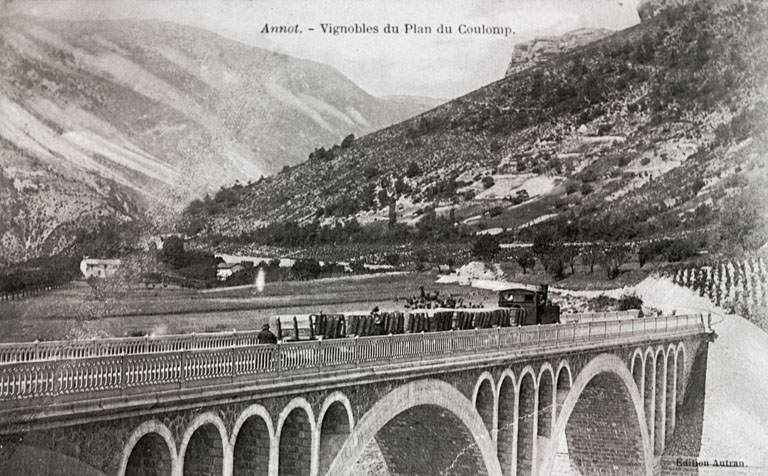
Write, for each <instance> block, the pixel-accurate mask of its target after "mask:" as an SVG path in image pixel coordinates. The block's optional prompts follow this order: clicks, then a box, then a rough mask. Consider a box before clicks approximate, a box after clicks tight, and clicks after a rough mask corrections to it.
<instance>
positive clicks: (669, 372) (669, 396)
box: [664, 345, 675, 447]
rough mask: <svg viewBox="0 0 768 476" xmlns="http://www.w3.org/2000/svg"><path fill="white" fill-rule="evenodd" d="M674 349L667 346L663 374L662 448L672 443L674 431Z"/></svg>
mask: <svg viewBox="0 0 768 476" xmlns="http://www.w3.org/2000/svg"><path fill="white" fill-rule="evenodd" d="M674 356H675V349H674V347H673V346H671V345H670V346H669V347H668V348H667V352H666V358H665V359H664V361H665V362H666V365H665V368H666V370H665V371H664V374H665V375H666V385H665V387H666V393H665V398H664V404H665V406H666V411H665V413H664V446H665V447H667V446H669V443H670V442H671V441H672V434H673V432H674V431H675V359H674Z"/></svg>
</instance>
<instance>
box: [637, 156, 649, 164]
mask: <svg viewBox="0 0 768 476" xmlns="http://www.w3.org/2000/svg"><path fill="white" fill-rule="evenodd" d="M650 163H651V159H650V158H649V157H643V160H641V161H640V165H648V164H650Z"/></svg>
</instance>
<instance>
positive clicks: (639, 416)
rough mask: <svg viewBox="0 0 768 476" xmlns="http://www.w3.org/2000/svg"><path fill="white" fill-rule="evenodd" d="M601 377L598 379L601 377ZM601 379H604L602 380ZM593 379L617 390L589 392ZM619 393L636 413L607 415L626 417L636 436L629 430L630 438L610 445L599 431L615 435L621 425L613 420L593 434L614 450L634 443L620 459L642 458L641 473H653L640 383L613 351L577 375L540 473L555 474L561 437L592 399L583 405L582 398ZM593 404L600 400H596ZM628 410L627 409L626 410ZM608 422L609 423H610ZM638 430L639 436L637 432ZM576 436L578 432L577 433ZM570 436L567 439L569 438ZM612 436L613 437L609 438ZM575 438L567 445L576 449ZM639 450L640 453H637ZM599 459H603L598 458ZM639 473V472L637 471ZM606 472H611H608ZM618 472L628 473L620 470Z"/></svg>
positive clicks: (610, 396)
mask: <svg viewBox="0 0 768 476" xmlns="http://www.w3.org/2000/svg"><path fill="white" fill-rule="evenodd" d="M598 379H599V380H598ZM600 380H602V381H603V382H601V381H600ZM593 382H597V383H598V384H599V383H607V384H609V385H610V387H611V390H612V391H613V392H614V394H613V395H611V394H608V395H605V396H602V392H599V391H598V392H594V391H590V390H589V387H590V385H591V384H592V383H593ZM617 395H618V396H620V397H621V398H620V399H619V401H621V400H623V401H624V402H625V403H626V404H628V405H630V407H631V410H634V413H633V412H632V411H629V412H627V411H619V412H616V413H615V414H608V416H611V417H617V418H622V417H624V418H625V421H624V422H623V423H625V425H623V426H624V427H626V426H630V427H632V428H626V429H628V430H632V429H634V430H635V431H634V433H635V434H634V435H633V434H632V433H631V432H630V433H627V434H626V435H624V436H625V437H626V438H627V440H628V441H621V442H619V443H620V444H617V445H611V444H610V443H611V442H610V441H606V439H605V438H602V439H601V438H600V437H601V436H602V435H600V434H599V433H600V432H602V433H604V434H610V435H616V428H617V427H618V428H622V425H614V424H612V423H614V422H602V423H603V425H601V426H597V427H596V429H597V430H598V434H595V432H594V431H593V432H591V433H592V436H594V437H597V438H598V439H601V443H603V445H604V446H605V447H606V448H608V449H609V451H615V450H616V449H619V450H620V451H621V450H627V449H628V448H630V445H628V444H627V443H628V442H629V443H631V446H634V448H633V450H634V453H635V454H629V455H625V454H619V455H618V458H619V461H630V460H631V459H632V458H634V459H637V460H639V461H638V463H637V464H638V466H639V467H640V468H639V474H644V475H645V476H652V474H653V449H652V447H651V442H650V437H649V434H648V429H647V428H646V426H645V422H644V421H643V400H642V398H641V396H640V394H639V392H638V391H637V386H636V385H635V384H634V381H633V379H632V374H631V373H630V372H629V369H628V368H627V365H626V363H625V362H624V361H623V360H622V359H620V358H619V357H617V356H615V355H611V354H600V355H598V356H597V357H595V358H593V359H592V360H591V361H590V362H589V363H588V364H587V365H586V366H585V367H584V368H583V369H582V371H581V372H580V373H579V375H578V377H576V380H575V381H574V382H573V386H572V388H571V392H570V393H569V394H568V397H567V398H566V399H565V402H564V404H563V409H562V412H561V414H560V416H558V418H557V422H556V423H555V430H554V432H553V437H554V440H553V441H552V444H550V446H549V449H548V450H547V451H546V453H545V454H544V455H543V458H541V460H540V461H541V464H542V466H541V468H540V471H539V473H538V474H539V475H540V476H549V475H551V474H552V468H553V466H554V462H555V457H556V456H557V449H558V446H559V444H560V441H559V440H560V439H561V438H566V432H567V431H568V430H567V428H568V422H569V420H570V419H571V417H572V416H573V415H574V414H575V413H577V412H581V411H583V410H584V409H585V408H586V407H587V406H588V404H589V403H590V402H584V403H583V404H580V400H582V398H595V397H597V398H606V399H608V400H614V401H615V398H614V397H615V396H617ZM592 403H599V402H597V401H596V400H595V401H594V402H592ZM610 406H611V405H593V408H594V407H597V408H608V407H610ZM624 410H626V409H624ZM605 423H608V424H607V425H606V424H605ZM637 433H639V435H638V434H637ZM574 436H577V435H574ZM566 439H567V438H566ZM608 439H610V438H608ZM573 440H574V441H569V444H568V446H569V447H571V448H572V449H573V448H575V447H576V446H578V445H572V444H571V443H576V439H575V438H573ZM637 453H639V454H637ZM598 460H600V458H598ZM602 460H603V461H605V460H608V458H602ZM614 463H615V460H614V461H613V462H608V463H606V464H610V465H612V466H613V464H614ZM596 472H599V470H598V471H594V470H593V471H591V472H590V471H582V473H583V474H592V473H596ZM635 473H637V471H636V472H635ZM607 474H611V473H610V472H608V473H607ZM619 474H625V473H622V472H620V471H619ZM629 474H633V473H629Z"/></svg>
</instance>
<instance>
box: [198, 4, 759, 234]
mask: <svg viewBox="0 0 768 476" xmlns="http://www.w3.org/2000/svg"><path fill="white" fill-rule="evenodd" d="M766 20H768V8H767V7H766V5H765V4H764V2H757V1H751V2H741V3H740V2H722V3H720V2H713V1H707V0H701V1H698V2H695V3H694V4H692V5H686V6H681V7H675V8H671V9H669V10H667V11H665V12H662V13H661V14H659V15H657V16H656V17H654V18H651V19H649V20H647V21H644V22H643V23H641V24H639V25H637V26H635V27H633V28H630V29H628V30H625V31H622V32H618V33H616V34H614V35H611V36H609V37H607V38H604V39H602V40H599V41H597V42H595V43H591V44H589V45H587V46H583V47H580V48H577V49H575V50H573V51H572V52H569V53H566V54H561V55H558V56H556V57H554V58H552V59H551V60H549V61H547V62H545V63H542V64H540V65H538V66H535V67H533V68H529V69H526V70H525V71H521V72H519V73H516V74H514V75H512V76H510V77H507V78H505V79H503V80H501V81H498V82H496V83H493V84H490V85H488V86H486V87H484V88H481V89H479V90H477V91H475V92H473V93H470V94H468V95H466V96H464V97H462V98H459V99H456V100H454V101H451V102H449V103H446V104H444V105H442V106H440V107H438V108H436V109H434V110H432V111H429V112H427V113H425V114H422V115H421V116H419V117H417V118H414V119H411V120H408V121H405V122H403V123H400V124H397V125H395V126H392V127H390V128H387V129H385V130H381V131H378V132H376V133H374V134H370V135H368V136H366V137H363V138H361V139H359V140H357V141H355V143H354V144H353V145H352V146H351V147H348V148H346V149H342V150H340V151H338V152H337V153H336V154H333V155H332V156H331V157H330V158H329V157H328V156H325V155H323V156H321V157H320V158H315V159H314V160H310V161H309V162H307V163H305V164H301V165H299V166H297V167H295V168H292V169H291V170H289V171H286V172H285V173H281V174H279V175H277V176H275V177H270V178H269V179H267V180H264V181H262V182H261V183H259V184H255V185H252V186H249V187H242V188H238V189H235V190H232V191H231V192H232V195H233V196H234V197H235V198H234V199H231V200H227V201H226V203H225V204H224V206H207V205H206V204H196V206H195V207H192V208H190V209H189V210H188V212H187V215H186V216H185V225H186V226H187V229H188V230H190V231H193V232H198V231H199V232H200V233H201V238H205V237H206V236H217V237H218V236H224V237H225V238H226V237H232V238H234V237H238V236H242V235H243V234H245V233H249V232H252V231H253V230H256V229H258V228H259V227H261V226H263V225H265V224H269V223H274V222H284V223H285V222H288V221H297V222H299V223H302V222H304V223H307V222H310V221H312V220H314V219H316V218H320V219H321V220H323V221H333V220H337V219H340V218H346V217H355V218H357V219H358V220H359V221H361V222H371V221H377V220H378V221H386V220H387V219H388V216H389V214H388V205H389V201H388V200H387V199H386V198H385V197H382V196H381V194H380V192H381V183H382V180H383V181H384V182H385V184H386V183H387V182H388V183H391V182H393V181H395V180H398V179H399V180H400V181H402V182H403V183H404V185H405V186H404V187H400V188H401V190H402V192H398V202H397V203H398V204H397V213H398V220H400V221H416V220H419V219H420V218H421V217H422V216H423V213H424V212H425V210H428V209H430V208H436V209H437V212H438V213H445V214H447V213H448V211H449V210H452V213H453V215H454V216H455V217H456V219H457V220H462V219H463V220H465V221H466V222H467V223H481V224H482V225H483V226H485V227H494V226H495V227H500V228H511V229H516V228H520V227H528V225H530V224H531V222H532V221H533V220H534V219H536V220H537V221H542V220H545V219H546V218H550V219H554V218H557V217H560V218H563V219H567V220H569V221H571V222H576V223H580V224H584V225H586V226H585V227H584V229H585V230H587V231H588V230H597V229H598V228H601V227H597V226H591V225H590V223H591V224H597V223H600V222H601V221H605V220H614V221H615V220H623V221H624V222H625V223H627V224H631V225H632V226H633V227H635V228H639V229H640V230H641V231H642V232H643V233H645V234H653V233H660V232H663V233H666V232H677V231H683V230H687V229H693V228H697V227H703V226H710V225H712V224H714V223H715V221H716V219H717V217H718V214H719V213H720V212H722V211H723V210H725V209H726V207H728V206H731V204H732V202H733V200H734V197H736V196H738V195H739V194H740V193H742V192H743V191H744V190H759V189H760V188H761V187H764V185H765V184H766V183H768V180H766V175H767V173H766V172H767V171H766V168H765V164H766V160H765V158H766V157H765V151H766V149H767V147H766V144H768V137H767V136H766V128H765V127H764V125H765V124H766V123H768V121H767V120H766V119H768V106H766V102H765V101H766V97H767V93H768V90H767V89H766V84H765V81H764V79H763V78H765V77H766V73H768V68H767V66H768V65H767V64H766V61H765V60H764V58H766V57H768V41H767V40H768V35H767V34H766V24H767V22H766ZM411 164H414V165H413V166H412V165H411ZM411 169H412V170H413V173H409V170H411ZM519 192H520V193H523V197H524V196H525V195H527V196H529V197H531V199H530V200H527V201H523V202H522V203H519V202H520V201H521V200H517V198H518V197H517V195H518V193H519ZM230 198H232V197H230ZM382 198H384V200H382ZM216 203H218V202H217V201H216V200H214V205H216ZM492 207H494V208H496V210H495V211H494V213H493V214H485V215H484V214H483V211H484V210H485V211H488V210H489V209H490V208H492ZM537 226H539V225H537ZM602 229H603V231H605V230H607V231H608V232H614V231H617V230H618V227H615V226H613V225H611V226H608V227H602Z"/></svg>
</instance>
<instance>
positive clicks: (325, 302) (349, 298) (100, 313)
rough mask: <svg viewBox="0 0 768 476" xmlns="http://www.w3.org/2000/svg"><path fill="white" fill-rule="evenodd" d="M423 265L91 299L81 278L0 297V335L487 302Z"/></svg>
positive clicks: (240, 323) (210, 327)
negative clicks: (39, 291)
mask: <svg viewBox="0 0 768 476" xmlns="http://www.w3.org/2000/svg"><path fill="white" fill-rule="evenodd" d="M434 280H435V276H434V275H432V274H428V273H419V274H416V273H414V274H406V273H388V274H378V275H366V276H352V277H343V278H330V279H321V280H315V281H301V282H299V281H294V282H277V283H267V285H266V287H265V288H264V290H263V291H262V292H258V291H257V290H256V289H255V288H254V287H247V288H239V289H233V290H232V289H225V290H220V291H216V292H205V291H192V290H187V289H180V288H165V289H153V290H150V289H145V288H143V287H142V288H134V289H132V290H126V291H124V292H122V293H120V294H119V295H118V296H115V297H114V298H110V299H108V300H104V301H98V300H96V299H95V298H94V297H93V293H92V291H91V289H90V287H88V285H87V284H85V283H84V282H74V283H72V284H71V285H69V286H66V287H64V288H62V289H58V290H56V291H53V292H51V293H49V294H46V295H43V296H38V297H33V298H29V299H25V300H22V301H5V302H0V342H20V341H32V340H35V339H40V340H53V339H84V338H93V337H107V336H110V337H121V336H127V335H144V334H176V333H185V332H211V331H223V330H232V329H239V330H248V329H257V328H259V327H260V326H261V325H262V324H263V323H264V322H266V321H267V320H268V319H269V317H270V316H272V315H275V314H291V313H297V314H300V313H310V312H320V311H324V312H334V311H351V310H370V309H372V308H373V307H374V306H379V307H380V308H381V309H382V310H385V309H402V308H403V302H402V301H401V299H402V298H407V297H410V296H414V295H417V294H418V293H419V289H418V288H419V286H424V287H425V289H426V290H427V291H434V290H439V291H440V293H441V294H445V293H452V294H454V295H455V296H459V295H460V296H464V298H465V300H468V301H472V302H484V303H486V304H490V303H492V302H493V301H494V300H495V295H494V294H493V293H491V292H487V291H480V290H473V289H471V288H467V287H460V286H457V285H450V284H435V283H434Z"/></svg>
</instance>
